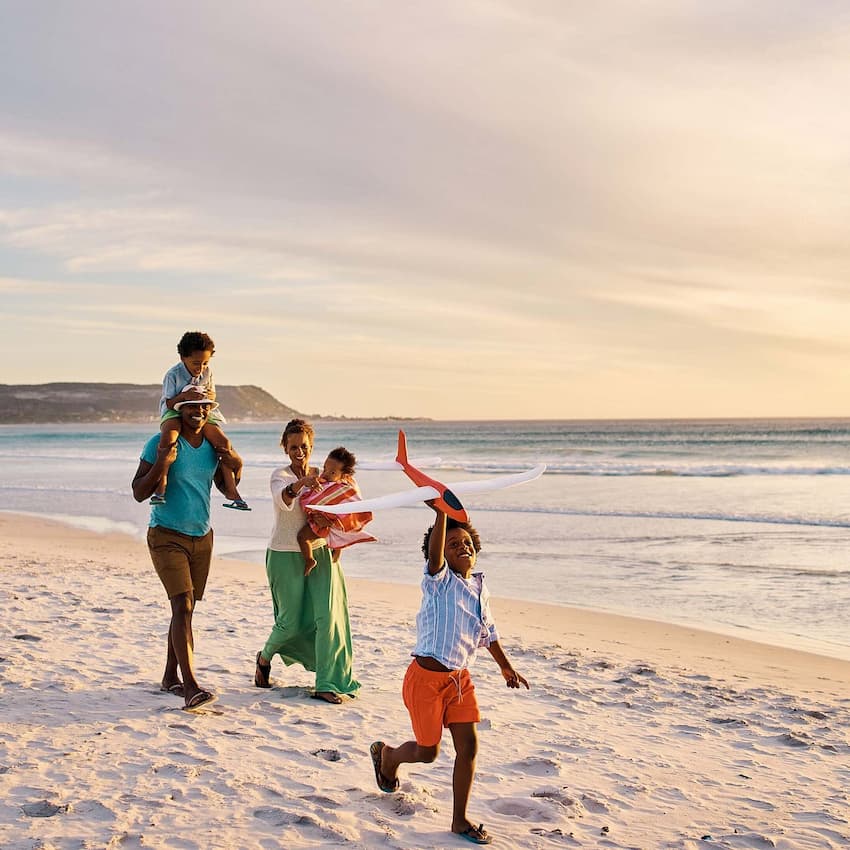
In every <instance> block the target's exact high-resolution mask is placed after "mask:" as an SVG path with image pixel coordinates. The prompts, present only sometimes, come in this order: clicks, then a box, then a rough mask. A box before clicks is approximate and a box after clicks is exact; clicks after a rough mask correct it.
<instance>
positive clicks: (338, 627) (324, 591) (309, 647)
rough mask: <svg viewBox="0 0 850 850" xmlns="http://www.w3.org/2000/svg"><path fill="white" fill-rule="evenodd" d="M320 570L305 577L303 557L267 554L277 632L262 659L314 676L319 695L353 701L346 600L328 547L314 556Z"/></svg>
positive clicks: (354, 686) (355, 686)
mask: <svg viewBox="0 0 850 850" xmlns="http://www.w3.org/2000/svg"><path fill="white" fill-rule="evenodd" d="M313 557H314V558H315V559H316V561H317V564H316V568H315V569H314V570H313V571H312V572H311V573H310V575H309V576H306V577H305V575H304V559H303V558H302V557H301V553H300V552H275V551H273V550H271V549H267V550H266V575H267V576H268V579H269V589H270V590H271V594H272V604H273V605H274V627H273V628H272V631H271V634H270V635H269V638H268V640H267V641H266V645H265V647H264V648H263V658H267V659H268V660H271V659H272V658H274V656H275V655H279V656H280V657H281V658H282V659H283V661H284V663H285V664H302V665H303V666H304V667H305V668H306V669H307V670H311V671H314V672H315V674H316V690H317V691H333V692H334V693H337V694H351V695H354V694H355V693H356V692H357V690H358V689H359V688H360V683H359V682H358V681H356V680H355V679H354V676H353V674H352V671H351V658H352V652H351V626H350V625H349V622H348V595H347V593H346V590H345V576H344V575H343V572H342V569H341V568H340V566H339V564H334V563H333V562H332V561H331V557H330V552H329V550H328V548H327V546H322V547H320V548H318V549H315V550H314V551H313Z"/></svg>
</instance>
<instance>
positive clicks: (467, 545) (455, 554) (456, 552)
mask: <svg viewBox="0 0 850 850" xmlns="http://www.w3.org/2000/svg"><path fill="white" fill-rule="evenodd" d="M444 551H445V555H446V563H447V564H448V565H449V569H450V570H451V571H452V572H453V573H458V574H459V575H462V576H463V577H464V578H469V576H470V574H471V573H472V568H473V567H474V566H475V555H476V553H475V545H474V544H473V542H472V538H471V537H470V536H469V532H468V531H467V530H466V529H465V528H450V529H449V530H448V531H447V532H446V547H445V550H444Z"/></svg>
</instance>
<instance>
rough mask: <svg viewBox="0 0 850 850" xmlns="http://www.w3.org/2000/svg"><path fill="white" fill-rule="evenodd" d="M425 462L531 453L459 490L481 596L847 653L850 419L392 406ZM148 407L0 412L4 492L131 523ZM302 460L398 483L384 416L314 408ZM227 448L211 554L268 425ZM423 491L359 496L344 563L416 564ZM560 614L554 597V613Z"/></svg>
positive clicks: (265, 515)
mask: <svg viewBox="0 0 850 850" xmlns="http://www.w3.org/2000/svg"><path fill="white" fill-rule="evenodd" d="M404 427H405V430H406V431H407V434H408V441H409V446H410V452H411V457H412V458H414V459H415V458H416V457H427V458H431V459H434V458H435V457H439V458H441V459H442V460H440V461H439V462H436V463H434V464H433V465H431V466H430V467H429V470H428V471H429V473H430V474H432V475H434V476H435V477H438V478H440V479H441V480H444V481H446V482H447V483H450V482H451V481H453V480H460V479H469V478H479V477H488V476H492V475H496V474H499V473H501V472H509V471H515V470H517V469H521V468H524V467H526V466H530V465H532V464H534V463H538V462H545V463H547V464H549V470H548V471H547V473H546V475H544V476H543V478H542V479H540V480H538V481H536V482H533V483H532V484H528V485H524V486H521V487H516V488H512V489H509V490H503V491H499V492H496V493H492V494H486V495H480V496H474V497H468V499H467V500H466V507H467V508H468V509H469V511H470V513H471V515H472V519H473V522H474V523H475V525H476V526H477V527H478V529H479V531H480V533H481V537H482V540H483V542H484V550H483V552H482V553H481V556H480V561H479V565H480V566H481V568H482V569H484V570H485V571H486V572H487V575H488V582H489V584H490V586H491V590H492V592H493V594H494V596H496V597H498V596H507V597H514V598H525V599H533V600H537V601H544V602H549V603H554V604H563V605H578V606H582V607H590V608H598V609H601V610H606V611H614V612H619V613H625V614H632V615H636V616H642V617H649V618H653V619H660V620H666V621H669V622H677V623H685V624H690V625H695V626H702V627H705V628H709V629H713V630H718V631H729V632H732V633H735V634H741V635H745V636H749V637H752V638H754V639H757V640H762V641H766V642H770V643H777V644H781V645H787V646H794V647H799V648H807V649H814V650H815V651H818V652H823V653H825V654H831V655H837V656H839V657H843V658H850V638H848V636H847V630H846V626H845V619H846V617H845V614H844V612H846V610H847V606H848V603H850V567H848V565H847V558H846V541H847V536H848V528H850V515H848V512H847V505H850V465H847V463H846V460H847V458H848V457H850V453H848V449H850V423H848V422H847V421H844V420H781V421H775V422H768V421H763V420H756V421H730V422H719V421H711V422H665V421H653V422H646V421H642V422H596V423H594V422H474V423H470V422H439V423H438V422H415V423H414V422H410V423H405V424H404ZM152 430H153V426H150V427H146V426H139V425H132V426H131V425H123V426H117V425H107V424H103V425H87V426H68V425H62V426H45V425H42V426H30V427H19V426H14V427H12V426H3V427H0V504H2V507H3V509H5V510H11V511H25V512H31V513H35V514H40V515H48V516H55V517H60V518H63V519H65V521H69V522H73V523H75V524H80V525H86V526H87V527H90V528H97V529H104V530H106V529H116V530H121V531H125V532H129V533H133V534H135V535H137V536H139V537H141V536H142V535H143V533H144V528H145V526H146V524H147V519H148V508H147V506H146V505H139V504H137V503H136V502H135V501H134V500H133V498H132V495H131V493H130V488H129V482H130V479H131V478H132V475H133V473H134V472H135V469H136V465H137V462H138V453H139V450H140V448H141V446H142V444H143V442H144V440H145V438H146V436H147V435H149V434H150V433H152ZM317 430H318V434H317V444H316V449H315V452H314V458H313V459H314V461H316V460H320V459H322V458H323V457H324V455H325V454H326V453H327V451H329V450H330V449H331V448H333V447H334V446H337V445H345V446H347V447H348V448H349V449H351V450H352V451H354V452H355V454H357V456H358V461H359V463H358V473H357V475H358V481H359V483H360V486H361V489H362V490H363V492H364V495H365V496H371V495H380V494H382V493H387V492H392V491H394V490H399V489H405V488H406V487H408V486H410V485H409V483H408V481H407V479H406V478H405V477H404V476H403V475H402V474H401V473H399V472H394V471H384V470H381V469H377V468H375V467H377V466H380V463H381V462H382V461H386V460H388V459H392V458H393V457H394V456H395V450H396V435H397V431H398V423H391V422H333V423H330V422H328V423H324V422H323V423H320V424H319V425H318V429H317ZM228 434H229V435H230V437H231V439H232V441H233V443H234V445H235V446H236V448H237V449H238V450H239V451H240V453H241V454H242V455H243V457H244V458H245V460H246V468H245V473H244V479H243V484H242V487H241V490H242V493H243V495H244V496H245V498H246V499H247V500H248V501H249V502H250V503H251V505H252V506H253V508H254V510H253V511H252V512H251V513H247V514H242V513H237V512H234V511H227V510H225V509H223V508H221V507H220V504H221V502H222V501H223V499H217V500H214V506H215V507H214V513H213V519H214V526H215V529H216V545H217V551H218V552H219V554H230V555H231V556H233V557H239V558H243V559H248V560H255V561H259V560H262V557H263V551H264V548H265V543H266V539H267V535H268V531H269V528H270V525H271V501H270V497H269V495H268V477H269V474H270V472H271V470H272V469H273V468H274V467H275V466H277V465H280V464H281V463H282V461H283V459H284V458H283V455H282V453H281V452H280V449H279V448H278V439H279V427H278V426H276V425H243V426H239V425H232V426H230V427H229V429H228ZM430 517H431V513H430V510H429V509H428V508H427V507H425V506H424V505H423V506H416V507H412V508H402V509H397V510H391V511H383V512H381V513H376V514H375V519H374V521H373V523H372V524H371V526H370V529H371V531H372V533H374V534H376V535H377V536H378V537H379V538H380V542H379V543H375V544H366V545H361V546H356V547H352V548H351V549H349V550H347V551H346V552H345V553H344V555H343V563H344V565H345V568H346V571H347V573H348V574H349V575H352V576H361V577H377V578H380V579H382V580H389V581H400V582H404V583H416V582H418V580H419V571H420V569H421V560H422V559H421V553H420V551H419V547H420V544H421V539H422V534H423V532H424V530H425V528H426V527H427V525H428V524H429V523H430ZM565 615H566V614H565Z"/></svg>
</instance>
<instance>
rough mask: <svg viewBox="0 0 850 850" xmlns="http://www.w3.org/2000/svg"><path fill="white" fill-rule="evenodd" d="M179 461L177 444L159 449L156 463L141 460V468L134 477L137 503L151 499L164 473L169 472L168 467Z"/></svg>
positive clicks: (134, 493) (134, 496) (134, 494)
mask: <svg viewBox="0 0 850 850" xmlns="http://www.w3.org/2000/svg"><path fill="white" fill-rule="evenodd" d="M176 459H177V444H176V443H175V444H174V445H172V446H167V447H165V448H158V449H157V452H156V461H155V462H154V463H148V462H147V461H146V460H139V468H138V469H137V470H136V474H135V476H134V477H133V484H132V487H133V498H134V499H135V500H136V501H137V502H144V501H145V500H146V499H150V497H151V496H153V494H154V492H155V491H156V486H157V484H158V483H159V480H160V478H162V476H163V473H165V472H166V471H167V470H168V467H169V466H171V464H172V463H174V461H175V460H176Z"/></svg>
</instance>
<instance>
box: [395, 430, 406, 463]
mask: <svg viewBox="0 0 850 850" xmlns="http://www.w3.org/2000/svg"><path fill="white" fill-rule="evenodd" d="M395 460H396V463H400V464H401V465H402V466H406V465H407V437H405V436H404V431H399V432H398V454H397V455H396V456H395Z"/></svg>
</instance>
